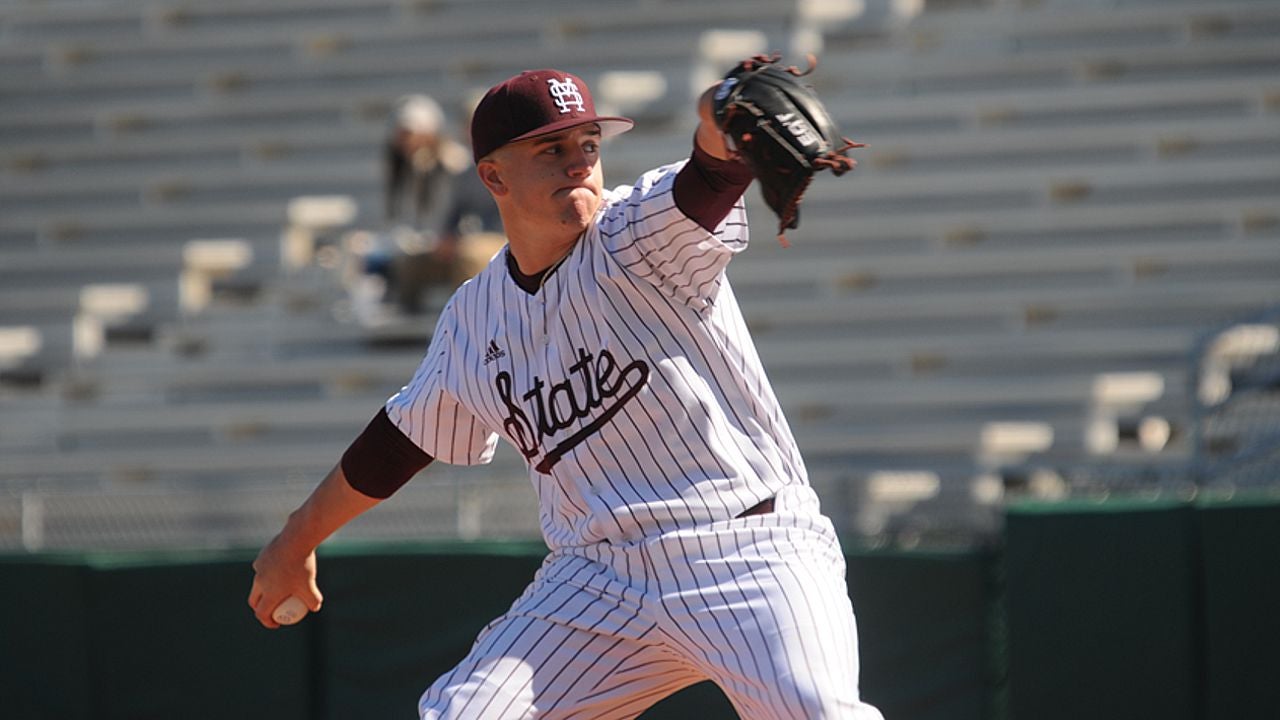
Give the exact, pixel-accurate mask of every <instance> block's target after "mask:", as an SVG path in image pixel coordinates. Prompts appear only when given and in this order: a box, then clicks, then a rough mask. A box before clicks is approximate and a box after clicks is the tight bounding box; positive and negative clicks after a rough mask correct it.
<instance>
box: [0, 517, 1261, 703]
mask: <svg viewBox="0 0 1280 720" xmlns="http://www.w3.org/2000/svg"><path fill="white" fill-rule="evenodd" d="M846 550H847V553H848V554H847V558H846V559H847V562H848V583H849V593H850V597H851V598H852V599H853V602H854V606H855V608H856V609H857V613H858V622H859V630H860V635H861V644H862V647H861V656H862V664H863V669H862V689H863V694H864V695H865V696H866V697H867V698H868V699H869V700H870V701H871V702H873V703H875V704H876V705H877V706H879V707H880V708H881V709H882V710H883V711H884V712H885V716H886V717H887V718H888V719H889V720H934V719H936V720H970V719H972V720H982V719H992V720H1007V719H1010V718H1012V719H1014V720H1049V719H1051V718H1058V717H1062V718H1067V717H1071V718H1079V717H1088V718H1091V719H1100V718H1125V719H1126V720H1129V719H1131V718H1144V717H1150V718H1161V720H1165V719H1169V720H1179V719H1188V720H1227V719H1228V718H1229V719H1230V720H1241V719H1242V718H1253V717H1258V718H1262V717H1272V716H1273V715H1270V714H1267V713H1268V711H1269V710H1274V709H1275V708H1276V707H1280V691H1277V690H1276V689H1275V688H1276V684H1275V683H1274V681H1273V680H1274V678H1275V677H1277V676H1280V660H1278V659H1277V654H1276V652H1275V648H1276V647H1277V640H1278V639H1280V621H1278V620H1277V616H1276V613H1275V608H1277V607H1280V577H1278V573H1280V501H1275V500H1248V501H1218V502H1198V503H1171V502H1147V503H1136V502H1109V503H1103V504H1093V503H1066V504H1057V505H1034V506H1022V507H1018V508H1015V509H1013V510H1011V511H1010V513H1009V515H1008V518H1007V523H1006V533H1005V537H1004V542H1003V544H1002V548H1001V549H1000V550H999V551H996V550H990V551H988V550H973V551H956V552H933V551H916V550H913V551H872V550H862V549H859V548H858V547H857V546H856V545H854V544H852V543H850V544H848V545H847V547H846ZM543 554H544V549H543V548H542V546H541V545H540V544H527V543H525V544H521V543H468V544H459V543H451V544H395V545H364V544H350V543H336V544H334V545H332V546H326V547H325V548H323V549H322V552H321V561H320V583H321V586H322V587H323V589H324V591H325V595H326V602H325V608H324V610H323V611H321V612H320V613H318V614H316V615H313V616H311V617H308V618H307V619H306V621H304V622H303V623H301V624H299V625H297V626H294V627H291V628H285V629H282V630H279V631H275V632H269V631H266V630H263V629H261V628H260V627H258V625H257V623H256V621H254V619H253V617H252V616H251V614H250V612H249V610H248V607H247V605H246V603H245V600H246V596H247V593H248V588H249V583H250V580H251V578H252V570H251V568H250V567H249V563H250V562H251V560H252V557H253V552H252V551H249V550H233V551H218V552H188V553H81V554H36V555H10V556H6V557H0V708H3V713H2V715H3V717H5V718H12V719H14V720H27V719H31V720H44V719H46V718H48V719H56V720H78V719H81V718H83V719H86V720H87V719H89V718H92V719H93V720H112V719H120V720H126V719H127V720H149V719H152V718H154V719H157V720H160V719H164V720H169V719H171V718H183V719H184V720H200V719H203V718H209V719H210V720H212V719H214V718H217V719H218V720H225V719H227V718H235V719H237V720H243V719H247V718H273V719H274V718H284V719H286V720H287V719H289V718H308V720H315V719H316V718H322V719H323V718H329V719H333V720H345V719H347V718H360V719H366V718H373V719H378V718H412V717H415V708H416V702H417V698H418V696H419V695H420V694H421V692H422V691H423V689H425V687H426V686H427V685H428V684H429V683H430V682H431V680H432V679H433V678H435V677H436V676H438V675H439V674H440V673H442V672H444V671H445V670H446V669H448V668H449V667H450V666H452V665H453V664H454V663H456V662H457V661H458V660H459V659H461V658H462V656H463V655H464V654H465V653H466V651H467V649H468V647H469V646H470V644H471V641H472V640H473V639H474V637H475V635H476V633H477V632H478V631H479V630H480V628H481V627H483V625H484V624H485V623H487V622H488V621H489V620H490V619H492V618H493V617H494V616H496V615H497V614H499V613H500V612H502V611H503V610H504V609H506V607H507V606H508V605H509V604H510V603H511V601H512V600H514V599H515V597H516V596H517V595H518V594H519V592H520V591H521V590H522V589H523V587H524V586H525V584H526V583H527V582H528V581H529V580H530V579H531V578H532V576H533V573H534V571H535V570H536V569H537V567H538V565H539V564H540V562H541V560H542V556H543ZM734 717H736V716H735V715H734V713H733V711H732V709H731V707H730V706H729V704H728V702H727V701H726V700H725V698H724V696H723V695H722V694H721V693H720V692H719V690H718V689H716V688H715V687H714V686H712V685H709V684H703V685H698V686H694V687H693V688H690V689H688V690H686V691H684V692H682V693H679V694H677V695H676V696H673V697H671V698H669V699H667V700H665V701H663V702H662V703H659V704H658V705H657V706H655V707H654V708H652V709H651V710H649V711H648V712H646V713H645V714H644V716H643V718H645V720H662V719H664V718H668V719H676V718H694V719H696V720H718V719H719V718H725V719H726V720H728V719H730V718H734Z"/></svg>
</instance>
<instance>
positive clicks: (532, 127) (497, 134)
mask: <svg viewBox="0 0 1280 720" xmlns="http://www.w3.org/2000/svg"><path fill="white" fill-rule="evenodd" d="M586 123H598V124H599V125H600V132H601V133H602V134H603V135H604V137H609V136H611V135H617V134H618V133H623V132H626V131H627V130H630V129H631V126H632V125H634V124H635V123H633V122H632V121H631V120H628V119H627V118H624V117H601V116H599V115H596V106H595V103H594V102H593V101H592V100H591V91H590V90H588V89H587V84H586V83H585V82H583V81H582V78H579V77H577V76H576V75H572V74H570V73H567V72H561V71H559V70H526V71H524V72H522V73H520V74H519V75H516V76H515V77H513V78H511V79H509V80H507V81H505V82H502V83H500V84H498V85H495V86H493V87H492V88H490V89H489V92H487V93H485V96H484V98H482V99H481V100H480V104H479V105H477V106H476V111H475V114H474V115H472V116H471V150H472V152H473V153H474V154H475V159H476V162H480V158H482V157H484V156H485V155H488V154H489V153H491V152H493V151H494V150H497V149H498V148H500V147H502V146H503V145H506V144H508V143H513V142H518V141H520V140H528V139H529V138H534V137H538V136H539V135H548V134H550V133H554V132H559V131H560V130H564V129H566V128H571V127H575V126H577V125H585V124H586Z"/></svg>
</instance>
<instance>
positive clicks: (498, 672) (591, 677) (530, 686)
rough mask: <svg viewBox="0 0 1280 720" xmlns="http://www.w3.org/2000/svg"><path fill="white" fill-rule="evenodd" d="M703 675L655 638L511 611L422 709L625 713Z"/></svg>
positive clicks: (487, 713) (585, 715) (432, 712)
mask: <svg viewBox="0 0 1280 720" xmlns="http://www.w3.org/2000/svg"><path fill="white" fill-rule="evenodd" d="M702 679H703V678H702V677H701V676H699V675H697V674H696V673H693V672H692V671H691V670H690V669H689V667H688V666H687V665H686V664H684V663H683V662H681V661H679V660H677V659H676V658H675V657H674V656H673V655H672V654H671V653H669V652H667V651H664V650H662V649H660V648H658V647H656V646H652V645H642V644H639V643H637V642H635V641H634V640H627V639H624V638H620V637H616V636H612V635H605V634H600V633H595V632H591V631H589V630H584V629H577V628H572V627H568V626H566V625H562V624H558V623H554V622H551V621H548V620H545V619H542V618H537V617H529V616H521V615H508V616H505V617H503V618H502V619H500V620H499V621H497V622H496V623H494V624H493V625H492V626H490V627H489V628H488V629H486V630H485V632H484V633H483V634H482V635H481V637H480V639H479V641H478V642H477V643H476V645H475V647H473V648H472V650H471V653H470V654H468V655H467V657H466V658H465V659H464V660H463V661H462V662H461V663H459V664H458V666H457V667H455V668H454V669H453V670H451V671H449V672H448V673H446V674H445V675H443V676H441V677H440V679H438V680H437V681H436V682H435V683H433V684H432V686H431V687H430V688H429V689H428V690H427V691H426V693H424V694H423V696H422V699H421V701H420V702H419V705H418V711H419V715H420V716H421V717H422V718H423V720H517V719H532V718H540V719H542V718H546V719H551V718H555V719H564V720H568V719H569V718H578V719H580V720H588V719H589V720H597V719H608V720H623V719H624V718H634V717H636V716H637V715H639V714H640V713H641V712H643V711H644V710H645V709H646V708H648V707H649V706H650V705H652V704H654V703H656V702H657V701H658V700H660V699H662V698H663V697H666V696H667V695H670V694H671V693H673V692H675V691H676V690H679V689H680V688H682V687H685V686H686V685H691V684H693V683H694V682H697V681H699V680H702Z"/></svg>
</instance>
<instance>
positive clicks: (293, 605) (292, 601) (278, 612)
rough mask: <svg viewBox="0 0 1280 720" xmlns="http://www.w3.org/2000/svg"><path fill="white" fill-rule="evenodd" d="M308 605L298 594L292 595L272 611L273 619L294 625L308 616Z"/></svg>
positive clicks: (283, 623)
mask: <svg viewBox="0 0 1280 720" xmlns="http://www.w3.org/2000/svg"><path fill="white" fill-rule="evenodd" d="M307 612H308V610H307V606H306V605H304V604H303V603H302V601H301V600H299V599H298V598H297V597H296V596H293V595H290V596H289V597H288V598H286V599H285V601H284V602H282V603H280V604H279V605H277V606H276V609H275V610H273V611H271V619H272V620H275V621H276V622H278V623H280V624H281V625H293V624H294V623H296V622H298V621H299V620H301V619H302V618H303V617H305V616H306V614H307Z"/></svg>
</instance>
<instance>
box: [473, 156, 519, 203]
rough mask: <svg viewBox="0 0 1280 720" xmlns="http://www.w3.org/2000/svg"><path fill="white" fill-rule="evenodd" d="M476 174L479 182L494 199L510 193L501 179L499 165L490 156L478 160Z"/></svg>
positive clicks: (501, 173) (504, 181) (502, 178)
mask: <svg viewBox="0 0 1280 720" xmlns="http://www.w3.org/2000/svg"><path fill="white" fill-rule="evenodd" d="M476 174H477V175H479V176H480V182H482V183H484V186H485V187H486V188H489V192H490V193H491V194H492V195H493V196H494V197H502V196H503V195H506V194H507V193H509V192H511V190H510V188H509V187H508V186H507V183H506V180H505V179H504V177H503V172H502V166H501V164H500V163H499V162H498V161H497V160H495V159H493V157H492V156H490V157H486V158H483V159H481V160H480V162H479V163H478V164H477V165H476Z"/></svg>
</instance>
